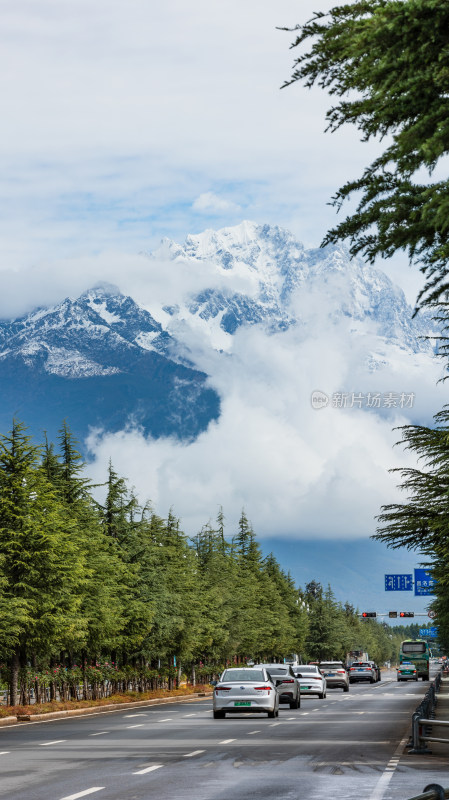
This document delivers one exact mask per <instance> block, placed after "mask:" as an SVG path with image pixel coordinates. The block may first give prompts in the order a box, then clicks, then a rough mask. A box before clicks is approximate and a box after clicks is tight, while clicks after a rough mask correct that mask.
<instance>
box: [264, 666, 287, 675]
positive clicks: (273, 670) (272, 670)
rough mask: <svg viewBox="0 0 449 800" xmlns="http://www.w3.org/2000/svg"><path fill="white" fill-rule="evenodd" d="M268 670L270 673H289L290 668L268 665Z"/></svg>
mask: <svg viewBox="0 0 449 800" xmlns="http://www.w3.org/2000/svg"><path fill="white" fill-rule="evenodd" d="M267 670H268V672H269V673H270V675H288V674H289V673H288V669H279V667H275V668H274V669H273V667H267Z"/></svg>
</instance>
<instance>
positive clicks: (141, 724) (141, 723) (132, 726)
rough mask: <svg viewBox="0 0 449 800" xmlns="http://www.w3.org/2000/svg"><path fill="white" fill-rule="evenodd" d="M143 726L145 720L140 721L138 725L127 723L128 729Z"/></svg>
mask: <svg viewBox="0 0 449 800" xmlns="http://www.w3.org/2000/svg"><path fill="white" fill-rule="evenodd" d="M143 726H144V723H143V722H139V724H138V725H127V726H126V729H127V730H128V729H129V728H143Z"/></svg>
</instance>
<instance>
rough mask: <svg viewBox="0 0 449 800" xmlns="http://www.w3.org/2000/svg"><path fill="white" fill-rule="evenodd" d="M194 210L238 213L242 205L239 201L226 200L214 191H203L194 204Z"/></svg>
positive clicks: (206, 212) (211, 212)
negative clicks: (238, 203)
mask: <svg viewBox="0 0 449 800" xmlns="http://www.w3.org/2000/svg"><path fill="white" fill-rule="evenodd" d="M192 208H193V209H194V211H202V212H204V213H205V214H221V213H222V212H223V211H229V212H231V213H238V212H239V211H240V210H241V207H240V206H239V205H237V203H232V202H231V201H230V200H225V199H224V198H223V197H219V196H218V195H217V194H214V192H203V194H200V195H199V197H197V198H196V200H195V201H194V203H193V204H192Z"/></svg>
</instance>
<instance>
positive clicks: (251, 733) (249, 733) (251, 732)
mask: <svg viewBox="0 0 449 800" xmlns="http://www.w3.org/2000/svg"><path fill="white" fill-rule="evenodd" d="M254 733H260V731H249V732H248V734H247V735H248V736H252V735H253V734H254Z"/></svg>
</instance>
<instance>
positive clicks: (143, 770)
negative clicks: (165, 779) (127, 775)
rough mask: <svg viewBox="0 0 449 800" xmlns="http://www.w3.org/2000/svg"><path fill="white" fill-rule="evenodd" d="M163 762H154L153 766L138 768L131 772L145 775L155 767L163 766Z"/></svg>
mask: <svg viewBox="0 0 449 800" xmlns="http://www.w3.org/2000/svg"><path fill="white" fill-rule="evenodd" d="M163 766H164V765H163V764H155V765H154V766H153V767H145V769H139V771H138V772H133V775H146V774H147V772H154V770H155V769H160V768H161V767H163Z"/></svg>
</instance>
